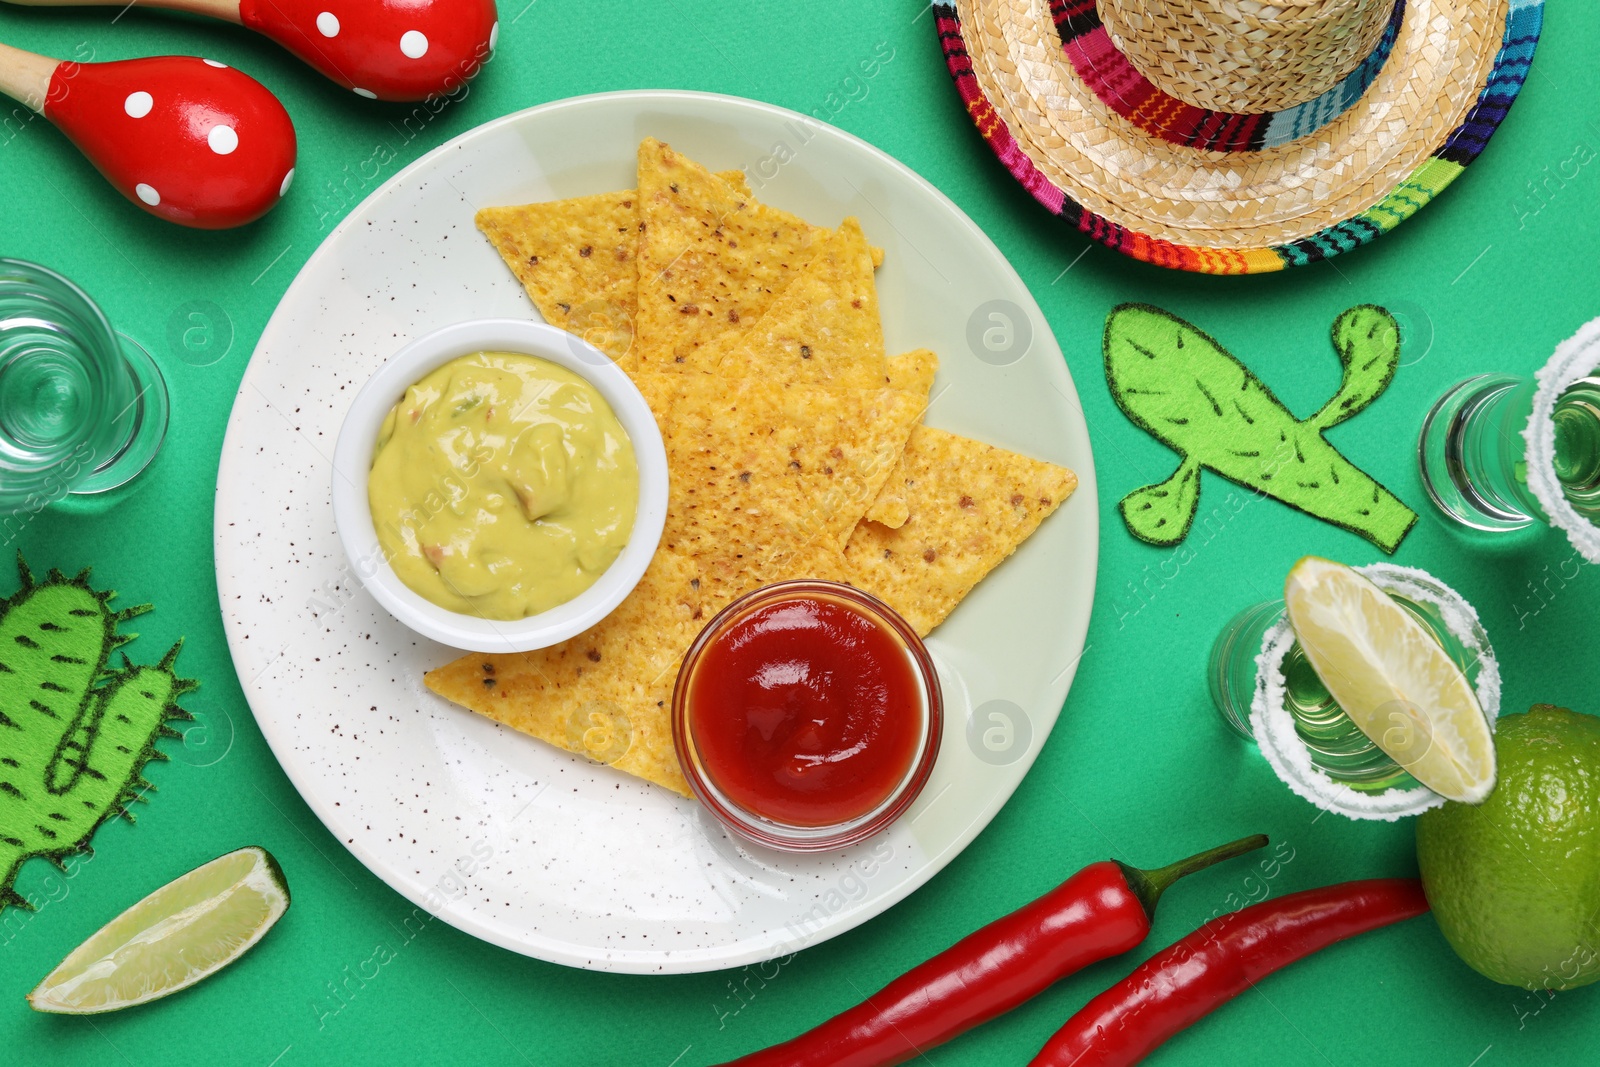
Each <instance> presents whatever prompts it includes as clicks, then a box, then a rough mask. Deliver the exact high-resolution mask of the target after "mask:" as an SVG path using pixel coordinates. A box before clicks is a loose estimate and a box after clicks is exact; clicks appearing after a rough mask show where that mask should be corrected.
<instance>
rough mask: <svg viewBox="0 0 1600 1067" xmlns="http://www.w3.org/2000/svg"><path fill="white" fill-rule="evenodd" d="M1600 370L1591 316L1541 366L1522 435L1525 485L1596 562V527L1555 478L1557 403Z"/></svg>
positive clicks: (1598, 333) (1596, 323)
mask: <svg viewBox="0 0 1600 1067" xmlns="http://www.w3.org/2000/svg"><path fill="white" fill-rule="evenodd" d="M1596 370H1600V319H1592V320H1590V321H1589V322H1587V323H1585V324H1584V325H1583V328H1582V329H1580V330H1579V331H1578V332H1577V333H1575V334H1573V335H1572V336H1571V337H1569V338H1567V340H1565V341H1563V342H1561V344H1560V345H1558V346H1557V347H1556V351H1555V354H1554V355H1552V356H1551V357H1550V362H1548V363H1546V364H1545V365H1544V366H1543V367H1542V368H1540V370H1539V374H1538V382H1539V387H1538V389H1537V390H1536V391H1535V392H1534V394H1533V413H1532V414H1531V415H1529V416H1528V425H1527V428H1526V429H1524V430H1523V431H1522V438H1523V440H1525V441H1526V442H1527V443H1528V488H1529V489H1531V490H1532V491H1533V495H1534V497H1535V498H1536V499H1537V500H1538V501H1539V506H1540V507H1541V508H1543V509H1544V513H1545V515H1546V516H1548V517H1549V519H1550V524H1551V525H1552V526H1555V527H1558V528H1559V529H1562V530H1565V531H1566V534H1567V540H1569V541H1571V542H1572V547H1573V548H1575V549H1577V550H1578V553H1579V555H1581V556H1583V558H1584V559H1586V560H1588V561H1589V562H1590V563H1600V526H1596V525H1595V524H1594V523H1592V522H1590V521H1589V520H1588V519H1586V518H1584V517H1583V516H1582V515H1580V514H1578V509H1577V508H1574V507H1573V506H1572V504H1571V502H1570V501H1568V500H1567V498H1566V495H1565V494H1563V493H1562V491H1561V482H1560V481H1559V480H1558V479H1557V478H1556V425H1555V410H1556V401H1557V400H1558V399H1560V397H1561V394H1562V393H1563V392H1565V391H1566V389H1567V387H1568V386H1569V385H1571V384H1572V383H1574V382H1576V381H1578V380H1579V379H1580V378H1587V377H1589V376H1590V375H1592V374H1594V373H1595V371H1596Z"/></svg>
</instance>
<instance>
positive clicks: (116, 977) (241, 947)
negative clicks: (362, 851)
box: [28, 845, 289, 1015]
mask: <svg viewBox="0 0 1600 1067" xmlns="http://www.w3.org/2000/svg"><path fill="white" fill-rule="evenodd" d="M288 909H289V885H288V883H287V882H285V881H284V878H283V870H282V868H280V867H279V866H278V861H277V860H275V859H273V858H272V854H271V853H269V852H268V851H267V850H266V849H264V848H257V847H255V846H254V845H252V846H250V847H248V848H241V849H239V850H238V851H236V852H230V853H228V854H227V855H225V856H219V857H217V858H216V859H214V860H212V861H211V862H210V863H207V864H204V865H202V866H200V867H196V868H195V869H194V870H192V871H190V872H189V873H188V874H186V875H183V876H182V877H181V878H178V879H177V880H175V881H172V882H168V883H167V884H166V885H164V886H162V887H161V888H160V889H157V890H156V891H155V892H154V893H151V894H150V895H149V896H147V897H145V898H144V899H143V900H141V901H139V903H137V904H135V905H134V906H133V907H131V908H129V909H128V910H127V911H125V912H123V913H122V914H121V915H118V916H117V917H116V918H115V919H112V920H111V921H110V922H108V923H106V924H105V925H104V926H102V927H101V928H100V929H99V930H97V931H96V932H95V933H94V934H93V935H92V936H91V937H90V938H89V940H87V941H85V942H84V943H83V944H81V945H79V946H78V947H77V948H75V949H73V950H72V952H71V953H69V954H68V956H67V958H66V959H64V960H62V961H61V964H60V965H59V966H58V967H56V969H55V970H53V971H51V972H50V973H49V974H48V975H46V976H45V978H44V981H42V982H40V983H39V985H38V988H36V989H34V991H33V992H32V993H29V994H28V1003H29V1004H30V1005H32V1007H33V1010H35V1011H47V1012H58V1013H64V1014H68V1015H92V1014H97V1013H100V1012H107V1011H118V1010H120V1009H122V1008H128V1007H132V1006H133V1005H135V1004H143V1003H145V1002H147V1001H151V1000H159V999H161V998H162V997H164V996H167V995H168V994H171V993H176V992H177V991H178V990H180V989H187V988H188V987H189V986H192V985H194V984H195V983H196V982H198V981H200V979H202V978H205V977H206V976H207V975H210V974H214V973H215V972H217V971H219V970H221V969H222V968H224V967H226V966H227V965H228V964H230V963H232V962H233V961H234V960H236V959H238V958H239V957H240V956H242V955H244V954H245V953H246V952H247V951H249V949H250V947H251V946H252V945H254V944H255V943H256V942H257V941H260V940H261V938H262V937H263V936H264V935H265V934H266V932H267V931H268V930H270V929H272V926H273V924H274V923H276V922H277V921H278V919H279V918H280V917H281V916H282V915H283V913H284V912H285V911H287V910H288Z"/></svg>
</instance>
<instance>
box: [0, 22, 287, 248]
mask: <svg viewBox="0 0 1600 1067" xmlns="http://www.w3.org/2000/svg"><path fill="white" fill-rule="evenodd" d="M0 92H4V93H5V94H6V95H8V96H12V97H15V98H16V99H17V100H19V101H21V102H22V103H24V104H26V105H28V106H29V107H31V108H33V109H34V110H35V111H38V112H40V113H42V114H43V115H44V117H45V118H47V119H49V120H50V121H51V122H53V123H55V124H56V126H57V127H58V128H59V129H60V130H61V132H62V133H64V134H66V135H67V137H68V138H69V139H70V140H71V141H72V143H73V144H75V145H77V146H78V148H79V150H81V151H82V152H83V154H84V155H85V156H87V157H88V158H89V162H91V163H93V164H94V165H95V166H96V167H97V168H98V169H99V171H100V173H101V174H104V175H105V176H106V180H108V181H109V182H111V184H112V185H113V186H115V187H116V189H117V192H119V193H121V194H122V195H123V196H125V197H127V198H128V199H129V200H131V201H133V202H134V203H136V204H138V205H139V206H140V207H142V208H144V209H145V210H146V211H148V212H149V213H150V214H152V215H155V216H156V217H157V218H163V219H166V220H167V221H168V222H176V223H178V224H180V225H183V226H194V227H196V228H198V229H202V230H221V229H226V228H227V227H229V226H242V225H244V224H245V223H247V222H250V221H252V220H254V219H257V218H260V217H261V216H262V215H264V214H266V212H267V210H268V209H269V208H271V207H272V206H273V205H274V204H276V203H277V202H278V201H279V199H281V198H282V196H283V194H284V193H286V192H288V191H289V182H290V180H291V179H293V178H294V149H295V142H294V125H293V124H292V123H291V122H290V121H289V113H288V112H287V111H285V110H284V109H283V105H282V104H280V103H278V98H277V97H275V96H273V95H272V94H271V93H270V92H268V91H267V89H266V87H265V86H263V85H262V84H261V83H260V82H258V81H256V80H255V79H254V78H252V77H250V76H249V75H246V74H242V73H240V72H239V71H236V70H233V69H232V68H230V67H226V66H224V65H223V64H221V63H217V62H214V61H212V60H209V59H195V58H193V57H190V56H154V57H151V58H149V59H125V60H121V61H119V62H114V63H70V62H68V63H62V62H58V61H57V60H54V59H49V58H47V57H45V56H36V55H34V54H33V53H31V52H23V51H21V50H19V49H16V48H10V47H7V46H6V45H0Z"/></svg>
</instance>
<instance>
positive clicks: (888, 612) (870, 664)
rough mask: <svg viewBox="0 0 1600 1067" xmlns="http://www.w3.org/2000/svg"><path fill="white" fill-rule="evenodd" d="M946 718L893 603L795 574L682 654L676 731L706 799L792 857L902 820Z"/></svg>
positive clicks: (746, 832) (923, 655)
mask: <svg viewBox="0 0 1600 1067" xmlns="http://www.w3.org/2000/svg"><path fill="white" fill-rule="evenodd" d="M943 725H944V702H943V699H942V697H941V695H940V691H939V678H938V674H937V672H936V671H935V669H934V666H933V660H932V659H931V658H930V657H929V655H928V650H927V647H926V646H925V645H923V643H922V639H921V638H920V637H918V636H917V634H916V632H915V631H914V630H912V628H911V627H910V625H909V624H907V623H906V621H905V620H904V619H902V618H901V617H900V616H899V615H898V614H896V613H895V611H894V610H893V609H892V608H890V607H889V606H888V605H887V604H885V603H883V602H882V601H881V600H878V599H877V598H876V597H873V596H870V595H868V594H866V593H863V592H861V591H860V590H858V589H854V588H852V587H850V586H848V585H840V584H838V583H835V582H825V581H818V580H809V579H800V580H795V581H786V582H777V583H775V584H772V585H768V586H763V587H762V588H760V589H757V590H755V591H754V592H751V593H747V594H745V595H744V596H743V597H740V598H739V599H738V600H735V601H734V602H733V603H732V604H729V605H728V606H727V607H726V608H724V609H723V610H722V611H721V612H720V613H718V614H717V616H716V617H715V618H713V619H712V620H711V622H710V623H708V624H707V625H706V627H705V629H704V630H702V631H701V632H700V636H699V637H697V638H696V639H695V642H694V644H693V645H691V646H690V647H689V651H688V653H687V654H686V655H685V656H684V660H683V666H682V667H681V668H680V669H679V672H678V681H677V686H676V688H675V689H674V691H673V696H672V737H673V743H674V745H675V746H676V748H677V753H678V760H679V762H680V763H681V764H682V765H683V773H684V776H685V777H686V778H687V779H688V782H689V786H690V788H691V789H693V790H694V793H695V796H697V797H698V798H699V799H700V801H701V802H702V803H704V804H705V805H706V807H707V808H709V809H710V810H711V812H712V813H713V814H714V815H716V817H717V818H718V819H720V820H721V821H722V823H723V825H725V826H726V827H728V828H729V829H730V830H732V831H733V832H735V833H737V834H739V835H740V836H742V837H744V838H746V839H747V840H750V841H753V842H755V843H757V844H760V845H765V846H767V847H769V848H775V849H782V850H785V851H790V852H821V851H824V850H828V849H836V848H843V847H845V846H847V845H852V844H855V843H856V842H858V841H862V840H864V839H866V838H868V837H871V836H872V835H873V834H876V833H878V832H879V831H881V830H883V829H884V828H885V827H887V826H889V824H891V823H892V822H894V821H895V820H896V819H897V818H899V817H900V816H901V815H902V814H903V813H904V812H905V810H906V809H907V808H909V807H910V806H911V803H912V802H913V801H914V800H916V798H917V795H918V794H919V793H920V792H921V791H922V787H923V786H924V785H925V784H926V783H927V780H928V776H929V774H930V773H932V771H933V764H934V761H935V759H936V758H937V757H938V754H939V739H940V736H941V733H942V731H943Z"/></svg>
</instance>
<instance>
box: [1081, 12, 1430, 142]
mask: <svg viewBox="0 0 1600 1067" xmlns="http://www.w3.org/2000/svg"><path fill="white" fill-rule="evenodd" d="M1405 6H1406V5H1405V0H1396V3H1395V5H1394V8H1393V10H1392V11H1391V13H1390V15H1389V21H1388V23H1387V25H1386V26H1385V27H1384V30H1383V33H1382V35H1381V36H1380V37H1379V38H1378V43H1377V45H1376V46H1375V47H1374V48H1373V50H1372V51H1371V52H1370V53H1369V54H1368V55H1367V57H1366V58H1365V59H1363V60H1361V61H1360V62H1359V63H1357V64H1356V66H1355V69H1353V70H1351V71H1350V72H1349V73H1348V74H1346V75H1345V76H1344V78H1343V79H1342V80H1340V81H1339V82H1338V83H1337V84H1336V85H1334V86H1333V87H1332V88H1331V89H1328V90H1327V91H1325V92H1323V93H1322V94H1320V95H1319V96H1316V97H1314V98H1313V99H1311V100H1307V101H1306V102H1304V103H1302V104H1297V105H1295V106H1293V107H1289V108H1284V109H1282V110H1279V111H1263V112H1258V113H1255V114H1244V113H1235V112H1226V111H1214V110H1211V109H1209V108H1203V107H1196V106H1195V105H1194V104H1190V103H1185V102H1184V101H1182V100H1179V99H1178V98H1177V97H1176V96H1173V95H1172V94H1171V93H1169V92H1167V91H1166V90H1164V89H1161V88H1159V87H1158V86H1156V85H1155V84H1154V83H1153V82H1151V81H1150V79H1149V78H1146V77H1145V76H1144V75H1143V74H1141V73H1140V72H1139V70H1138V68H1137V67H1135V66H1134V64H1133V61H1132V60H1130V59H1129V58H1128V56H1127V55H1126V54H1124V53H1123V51H1122V50H1121V49H1120V48H1118V47H1117V44H1116V42H1115V41H1113V40H1112V39H1111V34H1110V33H1108V32H1107V31H1106V27H1105V24H1104V22H1102V21H1101V18H1100V11H1099V8H1098V6H1097V3H1096V0H1051V3H1050V13H1051V15H1052V17H1053V18H1054V20H1055V24H1056V31H1057V32H1058V33H1060V35H1061V50H1062V53H1063V54H1064V55H1065V56H1066V57H1067V60H1068V62H1070V63H1071V64H1072V66H1073V68H1074V69H1075V70H1076V71H1077V72H1078V76H1079V77H1080V78H1082V79H1083V82H1084V84H1085V85H1087V86H1088V87H1089V88H1090V89H1091V90H1092V91H1093V92H1094V94H1095V95H1096V96H1097V97H1099V98H1100V100H1101V102H1102V103H1104V104H1105V105H1106V106H1107V107H1109V108H1110V109H1111V110H1112V111H1115V112H1116V113H1117V114H1118V115H1121V116H1122V117H1123V118H1125V119H1127V120H1128V121H1129V122H1131V123H1133V125H1135V126H1137V127H1139V129H1141V130H1143V131H1144V132H1146V133H1148V134H1150V135H1151V136H1152V137H1159V138H1160V139H1161V140H1163V141H1170V142H1171V143H1173V144H1178V145H1184V146H1185V147H1189V148H1203V149H1207V150H1209V151H1213V152H1259V151H1261V150H1262V149H1263V148H1276V147H1277V146H1278V145H1282V144H1288V143H1289V142H1290V141H1294V140H1298V139H1299V138H1301V137H1304V136H1306V135H1308V134H1312V133H1315V132H1316V131H1318V130H1320V129H1322V128H1323V127H1324V126H1326V125H1327V124H1328V123H1330V122H1332V121H1333V120H1334V119H1336V118H1338V117H1339V116H1340V115H1342V114H1343V113H1344V112H1345V111H1347V110H1349V109H1350V107H1351V106H1352V105H1353V104H1354V103H1355V102H1356V101H1357V100H1360V99H1361V96H1362V94H1363V93H1365V92H1366V91H1367V87H1368V86H1370V85H1371V84H1372V80H1373V79H1374V78H1376V77H1377V76H1378V71H1380V70H1382V69H1383V64H1384V62H1385V61H1386V60H1387V59H1388V58H1389V53H1390V52H1391V51H1393V49H1394V42H1395V39H1396V38H1397V37H1398V36H1399V35H1400V22H1401V20H1402V19H1403V18H1404V17H1405Z"/></svg>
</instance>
